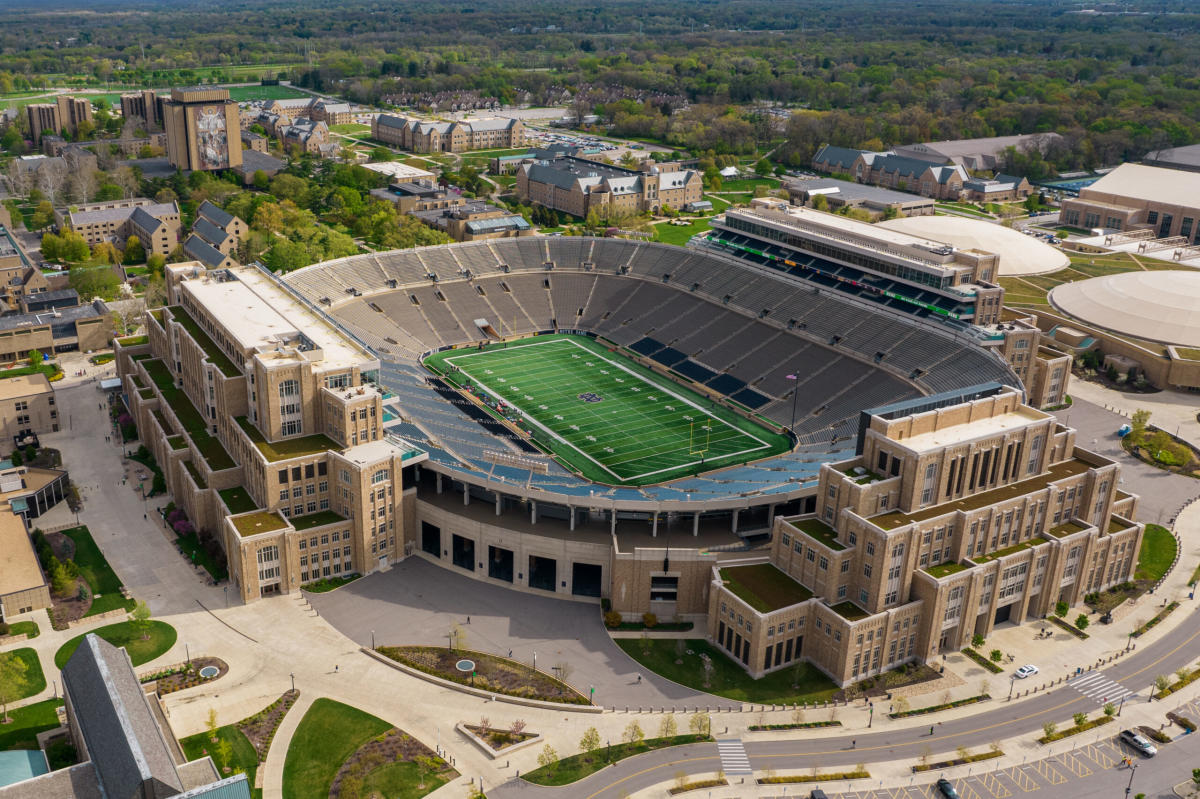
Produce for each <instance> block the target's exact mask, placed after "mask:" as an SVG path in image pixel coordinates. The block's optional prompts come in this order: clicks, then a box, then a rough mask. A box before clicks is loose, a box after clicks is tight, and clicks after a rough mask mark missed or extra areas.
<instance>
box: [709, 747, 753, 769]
mask: <svg viewBox="0 0 1200 799" xmlns="http://www.w3.org/2000/svg"><path fill="white" fill-rule="evenodd" d="M717 752H718V753H719V754H720V755H721V770H722V771H724V772H725V773H726V774H730V775H733V774H753V773H754V771H753V770H752V769H751V768H750V758H749V757H747V756H746V747H744V746H742V742H741V741H740V740H739V739H737V738H731V739H728V740H724V741H717Z"/></svg>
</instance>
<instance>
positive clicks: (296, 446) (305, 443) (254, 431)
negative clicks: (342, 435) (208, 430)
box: [237, 416, 342, 462]
mask: <svg viewBox="0 0 1200 799" xmlns="http://www.w3.org/2000/svg"><path fill="white" fill-rule="evenodd" d="M237 423H238V425H240V426H241V428H242V430H244V431H245V433H246V435H247V436H249V437H250V440H251V441H252V442H254V446H256V447H258V451H259V452H261V453H262V454H263V456H264V457H265V458H266V459H267V460H269V461H272V462H274V461H282V460H287V459H288V458H299V457H301V456H304V455H316V454H318V453H321V452H328V451H329V450H333V451H335V452H341V451H342V446H341V445H340V444H338V443H337V442H336V441H334V440H333V439H332V438H329V437H328V436H326V435H323V434H322V433H316V434H314V435H311V436H301V437H300V438H288V439H284V440H283V441H267V439H266V438H265V437H264V436H263V434H262V433H261V432H259V429H258V428H257V427H255V426H254V424H253V423H251V421H250V420H249V419H247V418H246V417H245V416H239V417H237Z"/></svg>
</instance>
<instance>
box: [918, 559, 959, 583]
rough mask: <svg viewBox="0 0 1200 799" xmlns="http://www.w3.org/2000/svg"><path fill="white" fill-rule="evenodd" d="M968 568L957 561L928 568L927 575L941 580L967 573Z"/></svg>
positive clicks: (926, 569)
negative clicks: (963, 572)
mask: <svg viewBox="0 0 1200 799" xmlns="http://www.w3.org/2000/svg"><path fill="white" fill-rule="evenodd" d="M966 570H967V566H966V565H965V564H962V563H958V562H956V561H948V562H946V563H939V564H938V565H936V566H928V567H926V568H925V573H926V574H928V575H929V576H931V577H933V578H934V579H937V580H940V579H942V578H943V577H949V576H950V575H952V574H958V573H959V572H961V571H966Z"/></svg>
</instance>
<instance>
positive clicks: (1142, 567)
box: [1133, 524, 1179, 584]
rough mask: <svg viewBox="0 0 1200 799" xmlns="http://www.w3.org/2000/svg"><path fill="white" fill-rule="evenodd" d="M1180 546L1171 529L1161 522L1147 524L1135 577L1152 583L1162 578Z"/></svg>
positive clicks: (1173, 560)
mask: <svg viewBox="0 0 1200 799" xmlns="http://www.w3.org/2000/svg"><path fill="white" fill-rule="evenodd" d="M1178 547H1179V543H1178V542H1177V541H1176V540H1175V536H1173V535H1171V531H1170V530H1168V529H1167V528H1165V527H1163V526H1162V525H1160V524H1147V525H1146V532H1145V534H1144V535H1143V536H1142V549H1141V551H1139V552H1138V565H1137V571H1135V572H1134V575H1133V576H1134V579H1136V580H1148V581H1149V582H1150V583H1152V584H1153V583H1156V582H1158V581H1159V580H1161V579H1162V578H1163V576H1164V575H1165V574H1166V573H1167V570H1168V569H1170V568H1171V564H1172V563H1174V562H1175V553H1176V551H1177V549H1178Z"/></svg>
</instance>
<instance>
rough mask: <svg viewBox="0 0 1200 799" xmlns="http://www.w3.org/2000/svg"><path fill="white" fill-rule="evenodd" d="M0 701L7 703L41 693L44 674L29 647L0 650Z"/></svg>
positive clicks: (43, 685)
mask: <svg viewBox="0 0 1200 799" xmlns="http://www.w3.org/2000/svg"><path fill="white" fill-rule="evenodd" d="M0 674H3V675H4V681H3V683H2V684H0V701H2V702H3V703H5V704H7V703H9V702H16V701H17V700H19V699H24V698H26V697H29V696H35V695H37V694H39V693H41V692H42V691H43V690H44V689H45V687H46V675H45V674H43V673H42V664H41V663H39V662H38V656H37V652H36V651H34V650H33V649H32V648H31V647H22V648H21V649H12V650H9V651H8V652H0Z"/></svg>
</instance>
